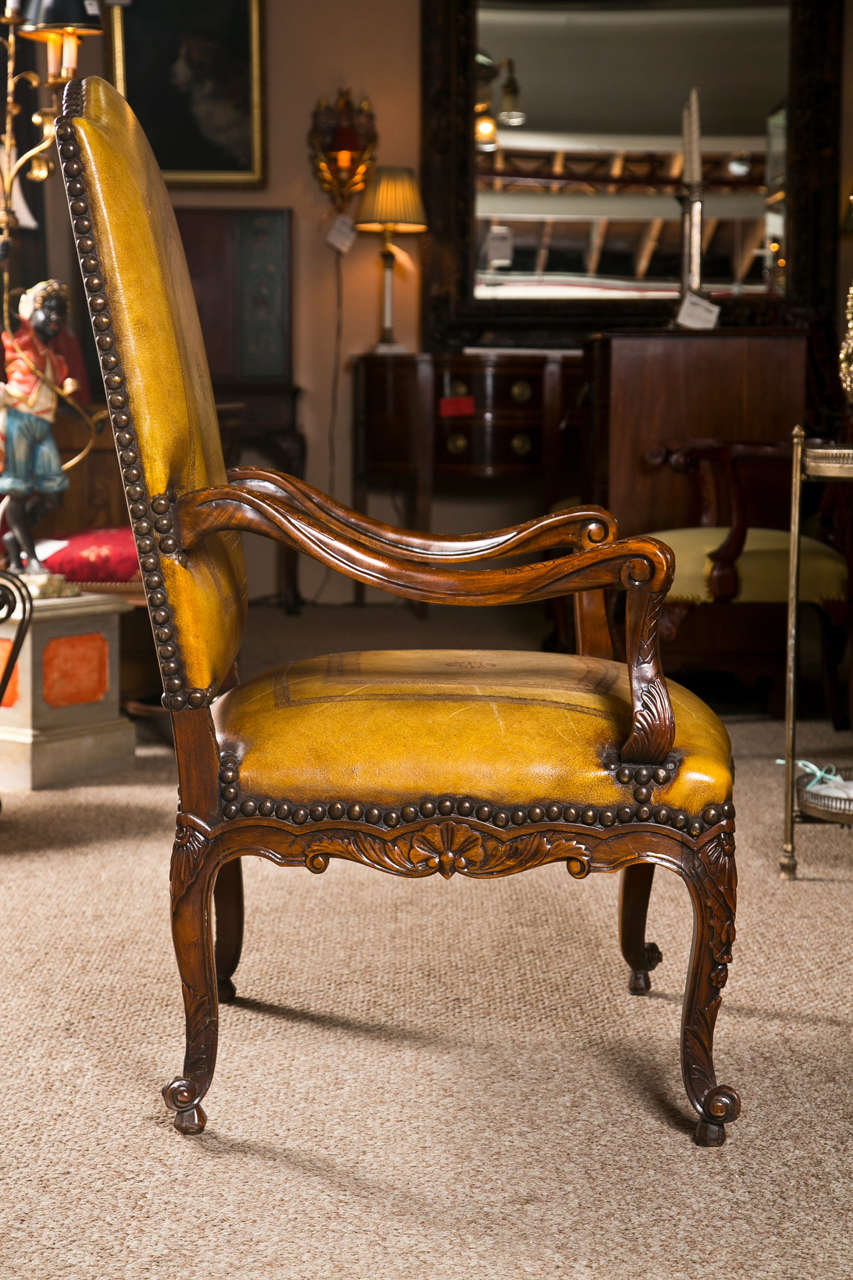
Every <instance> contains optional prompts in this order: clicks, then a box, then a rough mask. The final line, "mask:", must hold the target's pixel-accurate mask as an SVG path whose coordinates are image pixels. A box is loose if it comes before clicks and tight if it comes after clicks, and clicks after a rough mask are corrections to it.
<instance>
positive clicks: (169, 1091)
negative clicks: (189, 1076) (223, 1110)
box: [163, 1076, 207, 1133]
mask: <svg viewBox="0 0 853 1280" xmlns="http://www.w3.org/2000/svg"><path fill="white" fill-rule="evenodd" d="M163 1101H164V1102H165V1103H166V1106H167V1107H168V1108H169V1110H170V1111H174V1112H175V1113H176V1114H175V1128H176V1129H177V1130H178V1132H179V1133H201V1131H202V1129H203V1128H204V1126H205V1125H206V1124H207V1116H206V1115H205V1113H204V1110H203V1108H202V1107H201V1106H200V1105H199V1104H200V1102H201V1099H200V1097H199V1093H198V1089H197V1088H196V1087H195V1085H194V1084H193V1082H192V1080H185V1079H184V1078H183V1077H182V1076H178V1077H177V1078H176V1079H175V1080H172V1081H171V1083H170V1084H167V1085H164V1086H163Z"/></svg>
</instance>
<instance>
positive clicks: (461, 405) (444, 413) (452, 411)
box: [438, 396, 477, 418]
mask: <svg viewBox="0 0 853 1280" xmlns="http://www.w3.org/2000/svg"><path fill="white" fill-rule="evenodd" d="M476 412H477V407H476V405H475V404H474V397H473V396H442V397H441V399H440V400H439V402H438V416H439V417H440V418H473V416H474V414H475V413H476Z"/></svg>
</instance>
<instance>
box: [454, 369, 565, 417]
mask: <svg viewBox="0 0 853 1280" xmlns="http://www.w3.org/2000/svg"><path fill="white" fill-rule="evenodd" d="M435 393H436V411H437V415H438V416H439V417H445V416H448V414H454V413H455V412H456V404H457V403H458V402H460V401H465V400H469V401H472V402H473V408H474V412H475V413H476V414H478V415H479V414H484V413H496V414H502V415H509V416H512V417H515V416H517V415H521V416H526V415H530V416H531V417H532V418H540V417H541V415H542V407H543V388H542V373H541V370H539V369H529V368H524V369H517V370H504V369H493V368H487V369H482V368H477V369H465V368H458V369H453V368H449V369H442V370H440V371H439V373H438V376H437V377H436V388H435ZM455 402H456V403H455Z"/></svg>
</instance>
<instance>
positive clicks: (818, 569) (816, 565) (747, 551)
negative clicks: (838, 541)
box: [652, 526, 847, 604]
mask: <svg viewBox="0 0 853 1280" xmlns="http://www.w3.org/2000/svg"><path fill="white" fill-rule="evenodd" d="M728 532H729V530H728V529H727V528H715V527H713V526H696V527H694V528H690V529H665V530H663V531H662V532H658V533H655V534H653V535H652V536H653V537H655V538H660V540H661V542H665V543H667V545H668V546H670V547H672V549H673V551H674V552H675V579H674V581H673V584H672V587H671V588H670V592H669V596H668V599H669V600H670V601H676V600H683V601H689V602H690V603H692V604H711V603H713V600H714V597H713V594H712V592H711V588H710V583H709V577H710V573H711V569H712V567H713V562H712V561H711V559H710V553H711V552H712V551H714V550H716V548H717V547H719V546H720V545H721V544H722V543H723V542H724V541H725V538H726V536H727V534H728ZM788 546H789V537H788V533H787V532H786V531H785V530H784V529H756V528H753V529H749V530H748V531H747V535H746V543H745V545H744V549H743V551H742V552H741V554H740V556H739V558H738V561H737V572H738V579H739V584H740V585H739V590H738V592H737V595H736V596H735V597H734V599H735V600H736V601H738V602H740V603H742V604H775V603H778V602H780V601H784V600H787V598H788ZM800 556H801V559H800V601H801V603H804V604H826V603H827V602H828V601H843V600H846V599H847V563H846V561H845V559H844V557H843V556H842V555H841V554H840V552H838V551H836V550H835V548H834V547H830V546H828V545H827V544H826V543H825V542H818V541H817V540H816V539H815V538H802V539H801V542H800Z"/></svg>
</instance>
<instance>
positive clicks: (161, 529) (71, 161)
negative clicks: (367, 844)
mask: <svg viewBox="0 0 853 1280" xmlns="http://www.w3.org/2000/svg"><path fill="white" fill-rule="evenodd" d="M64 110H65V118H63V119H60V120H59V121H58V122H57V128H56V135H57V139H58V140H59V144H60V155H61V157H62V159H63V160H64V161H65V163H64V164H63V166H62V167H63V172H64V173H65V177H66V190H67V194H68V206H69V208H70V210H71V214H72V218H73V223H74V231H75V233H76V236H77V251H78V254H79V256H80V268H81V271H82V273H83V283H84V286H85V289H86V293H87V296H88V304H89V312H90V315H91V318H92V327H93V329H94V331H95V342H96V345H97V348H98V352H99V355H100V360H101V368H102V370H103V375H104V386H105V390H106V392H107V404H108V406H109V409H110V418H111V422H112V426H113V431H114V433H115V439H116V443H117V445H118V447H119V451H120V452H119V464H120V466H121V471H122V479H123V482H124V486H125V493H126V495H127V500H128V505H129V509H130V516H131V520H132V521H133V532H134V536H135V539H136V549H137V553H138V555H139V563H140V566H141V568H142V571H143V574H144V579H143V581H144V586H145V590H146V593H147V598H148V604H149V608H150V610H151V617H152V620H153V622H154V624H155V629H154V635H155V639H156V641H157V648H158V658H159V661H160V672H161V676H162V679H163V688H164V691H165V692H164V694H163V703H164V705H165V706H166V707H168V708H169V709H170V710H171V711H180V710H182V709H183V708H184V707H186V706H190V707H202V706H205V705H206V704H208V703H209V702H210V690H208V689H187V688H186V680H185V677H184V674H183V663H182V661H181V657H180V653H179V651H178V647H177V645H176V643H175V638H174V631H173V627H172V617H171V611H170V609H169V604H168V598H167V594H166V591H165V589H164V583H163V576H162V574H161V573H160V556H161V555H164V554H165V555H172V554H174V553H175V552H177V551H178V549H179V548H178V542H177V539H176V538H175V536H174V533H173V531H172V528H173V526H172V517H171V508H172V500H173V499H172V496H171V495H169V494H158V495H157V496H156V497H155V498H153V499H151V501H149V497H148V492H147V488H146V485H145V477H144V475H143V473H142V469H141V467H140V466H139V454H138V452H137V450H136V434H135V432H134V429H133V423H132V420H131V415H130V412H129V406H128V398H127V394H126V392H125V391H124V390H123V387H124V381H125V380H124V374H123V372H122V369H121V361H120V357H119V353H118V352H117V351H116V350H115V335H114V334H113V332H112V317H111V315H110V311H109V304H108V300H107V297H106V294H105V292H104V277H103V273H102V271H101V263H100V258H99V255H98V248H97V245H96V243H95V240H94V238H93V237H92V235H91V231H92V222H91V218H90V216H89V212H90V211H89V203H88V198H87V193H86V184H85V181H84V180H83V177H82V175H83V166H82V164H81V162H80V160H79V159H78V158H77V157H78V156H79V148H78V146H77V139H76V134H75V131H74V126H73V124H72V123H71V120H70V119H69V118H68V117H69V116H74V115H82V113H83V93H82V87H81V85H80V84H79V82H76V81H72V82H71V84H69V85H68V86H67V87H66V90H65V96H64ZM158 543H159V546H158ZM244 803H249V804H253V803H254V802H252V801H249V802H246V801H244ZM253 812H254V810H253Z"/></svg>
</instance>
